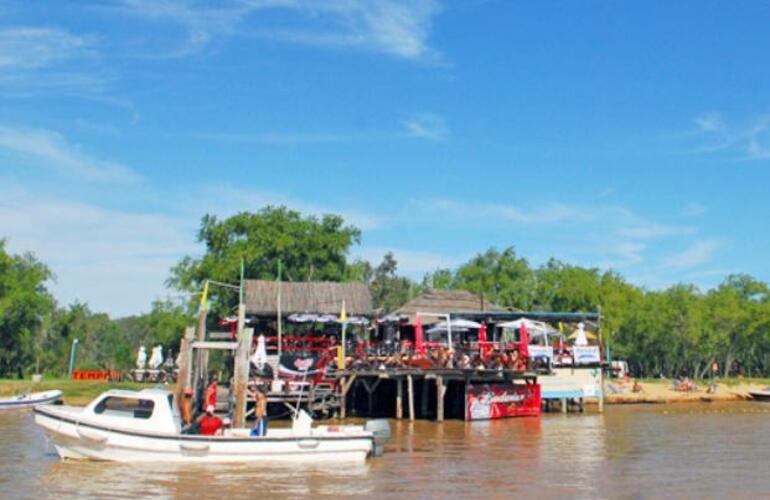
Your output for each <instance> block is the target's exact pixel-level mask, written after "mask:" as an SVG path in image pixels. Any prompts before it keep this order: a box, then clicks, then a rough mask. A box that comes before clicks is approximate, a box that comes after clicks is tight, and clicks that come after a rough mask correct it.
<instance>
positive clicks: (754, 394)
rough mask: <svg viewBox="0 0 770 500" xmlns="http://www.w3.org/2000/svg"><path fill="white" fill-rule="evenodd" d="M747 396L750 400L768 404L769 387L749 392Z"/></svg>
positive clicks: (769, 399) (769, 397) (769, 396)
mask: <svg viewBox="0 0 770 500" xmlns="http://www.w3.org/2000/svg"><path fill="white" fill-rule="evenodd" d="M749 395H750V396H751V399H753V400H755V401H763V402H769V401H770V387H765V388H764V389H763V390H761V391H750V392H749Z"/></svg>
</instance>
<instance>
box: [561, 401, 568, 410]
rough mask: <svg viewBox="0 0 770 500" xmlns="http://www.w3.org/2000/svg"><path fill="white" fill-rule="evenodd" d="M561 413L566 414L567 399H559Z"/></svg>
mask: <svg viewBox="0 0 770 500" xmlns="http://www.w3.org/2000/svg"><path fill="white" fill-rule="evenodd" d="M561 412H562V413H567V398H561Z"/></svg>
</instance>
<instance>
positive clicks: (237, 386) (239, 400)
mask: <svg viewBox="0 0 770 500" xmlns="http://www.w3.org/2000/svg"><path fill="white" fill-rule="evenodd" d="M240 307H243V306H240ZM253 337H254V329H253V328H243V329H242V330H241V332H240V335H239V338H238V349H237V350H236V352H235V370H234V371H235V373H234V377H233V379H234V380H233V388H232V389H233V396H234V397H235V412H234V413H233V427H236V428H242V427H245V426H246V396H247V390H246V385H247V384H248V382H249V351H250V350H251V342H252V339H253Z"/></svg>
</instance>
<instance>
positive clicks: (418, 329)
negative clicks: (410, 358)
mask: <svg viewBox="0 0 770 500" xmlns="http://www.w3.org/2000/svg"><path fill="white" fill-rule="evenodd" d="M414 352H415V354H421V355H424V354H425V342H424V341H423V338H422V321H421V320H420V317H419V316H417V318H416V319H415V320H414Z"/></svg>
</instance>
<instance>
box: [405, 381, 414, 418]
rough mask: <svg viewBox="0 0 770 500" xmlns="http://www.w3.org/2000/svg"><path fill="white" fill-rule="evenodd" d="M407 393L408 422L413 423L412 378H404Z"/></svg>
mask: <svg viewBox="0 0 770 500" xmlns="http://www.w3.org/2000/svg"><path fill="white" fill-rule="evenodd" d="M406 384H407V392H408V393H409V420H410V421H414V382H413V381H412V376H411V375H407V376H406Z"/></svg>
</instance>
